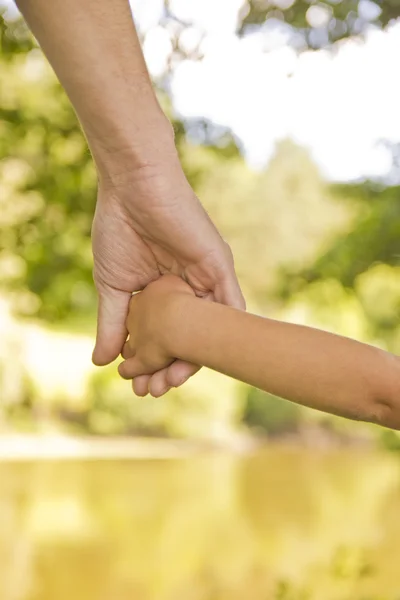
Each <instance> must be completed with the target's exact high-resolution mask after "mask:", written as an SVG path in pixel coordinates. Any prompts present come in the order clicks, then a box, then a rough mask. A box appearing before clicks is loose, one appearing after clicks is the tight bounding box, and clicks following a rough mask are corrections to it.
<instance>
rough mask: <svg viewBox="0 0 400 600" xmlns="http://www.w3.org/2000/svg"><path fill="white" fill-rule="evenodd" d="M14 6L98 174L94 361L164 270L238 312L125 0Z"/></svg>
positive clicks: (223, 251) (170, 373)
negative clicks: (135, 295) (71, 111)
mask: <svg viewBox="0 0 400 600" xmlns="http://www.w3.org/2000/svg"><path fill="white" fill-rule="evenodd" d="M17 4H18V6H19V8H20V10H21V12H22V13H23V15H24V17H25V19H26V21H27V22H28V24H29V26H30V27H31V29H32V31H33V33H34V34H35V36H36V38H37V39H38V41H39V43H40V45H41V47H42V48H43V50H44V52H45V54H46V55H47V57H48V59H49V61H50V63H51V64H52V66H53V68H54V70H55V72H56V74H57V76H58V77H59V79H60V81H61V83H62V85H63V86H64V88H65V90H66V91H67V93H68V95H69V97H70V99H71V102H72V104H73V106H74V108H75V110H76V112H77V115H78V117H79V119H80V122H81V124H82V127H83V129H84V132H85V134H86V137H87V140H88V143H89V147H90V149H91V152H92V155H93V157H94V160H95V163H96V167H97V171H98V177H99V192H98V202H97V208H96V214H95V219H94V223H93V236H92V239H93V253H94V279H95V283H96V287H97V290H98V295H99V310H98V327H97V340H96V346H95V350H94V354H93V360H94V362H95V363H96V364H99V365H102V364H107V363H109V362H111V361H112V360H114V359H115V358H116V357H117V356H118V354H119V353H120V351H121V348H122V346H123V343H124V341H125V339H126V335H127V331H126V328H125V319H126V315H127V311H128V304H129V300H130V297H131V293H132V292H134V291H137V290H140V289H142V288H144V287H145V286H146V285H147V284H148V283H149V282H151V281H153V280H155V279H157V278H158V277H159V276H160V275H161V274H163V273H169V272H171V273H175V274H177V275H181V276H184V277H185V279H186V280H187V281H188V282H189V283H190V285H191V286H192V288H193V289H194V291H195V293H196V294H197V295H198V296H202V297H207V298H211V299H214V300H217V301H218V302H223V303H227V304H231V305H234V306H237V307H244V301H243V297H242V294H241V292H240V288H239V285H238V283H237V280H236V276H235V271H234V265H233V259H232V255H231V252H230V250H229V248H228V247H227V245H226V244H225V242H224V241H223V240H222V238H221V236H220V235H219V233H218V231H217V230H216V228H215V227H214V225H213V224H212V222H211V221H210V219H209V217H208V215H207V214H206V212H205V211H204V209H203V207H202V206H201V204H200V202H199V201H198V199H197V198H196V196H195V194H194V193H193V191H192V189H191V187H190V185H189V184H188V182H187V180H186V178H185V176H184V173H183V171H182V168H181V165H180V162H179V159H178V156H177V152H176V148H175V144H174V136H173V131H172V128H171V125H170V123H169V121H168V119H167V118H166V117H165V115H164V114H163V112H162V110H161V109H160V106H159V104H158V102H157V99H156V97H155V94H154V91H153V89H152V85H151V82H150V78H149V75H148V72H147V69H146V65H145V62H144V59H143V54H142V51H141V47H140V44H139V41H138V37H137V34H136V30H135V26H134V22H133V19H132V15H131V10H130V6H129V2H128V0H113V1H112V2H110V1H109V0H85V1H84V2H82V1H81V0H51V1H49V0H17ZM195 371H196V367H194V366H193V365H191V364H188V363H184V362H181V361H177V362H175V363H174V364H173V365H171V366H170V367H169V368H168V369H162V370H161V371H159V372H157V373H155V374H149V375H146V376H141V377H138V378H137V380H136V382H135V389H136V391H137V392H138V393H145V392H146V391H147V389H148V387H149V384H150V379H151V381H152V385H153V386H155V388H156V389H157V390H158V391H159V392H160V393H163V392H165V391H166V390H167V389H168V387H170V386H172V385H174V386H176V385H179V384H180V383H182V382H183V381H185V380H186V379H187V378H188V377H189V376H190V375H191V374H192V373H194V372H195ZM150 375H151V377H150Z"/></svg>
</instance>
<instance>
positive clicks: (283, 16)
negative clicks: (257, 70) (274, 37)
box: [239, 0, 400, 48]
mask: <svg viewBox="0 0 400 600" xmlns="http://www.w3.org/2000/svg"><path fill="white" fill-rule="evenodd" d="M313 5H314V3H313V2H310V1H309V0H294V1H289V2H287V1H286V0H274V1H272V2H269V1H265V0H248V2H247V3H246V5H245V6H246V7H245V9H244V10H243V13H242V15H243V17H242V20H241V23H240V25H239V31H240V32H241V33H242V34H243V33H246V32H248V31H249V30H250V31H251V29H252V28H254V27H255V26H260V25H263V24H264V23H265V22H267V21H268V20H269V19H276V20H278V21H281V22H282V23H286V24H287V25H290V26H291V27H292V28H293V34H294V36H293V37H295V34H297V43H299V39H298V36H299V34H300V35H301V37H302V38H303V39H304V43H305V44H307V45H308V46H309V47H311V48H318V47H321V46H324V45H326V44H328V43H331V42H335V41H337V40H340V39H343V38H346V37H349V36H352V35H358V34H359V33H362V32H363V31H365V29H366V28H367V26H368V25H369V24H370V23H371V22H372V23H373V24H374V25H376V26H379V27H384V26H386V25H387V24H388V23H389V22H390V21H391V20H392V19H396V18H398V17H399V16H400V3H399V1H398V0H385V1H384V2H382V1H379V0H378V1H376V2H372V1H371V2H368V7H367V8H366V9H365V5H364V7H363V6H362V2H361V1H360V0H326V1H325V2H318V3H315V6H316V7H318V8H319V9H322V11H324V14H325V20H323V21H322V24H319V23H318V22H316V21H313V17H312V14H310V12H311V11H310V6H313ZM295 39H296V38H295Z"/></svg>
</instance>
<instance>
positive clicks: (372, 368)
mask: <svg viewBox="0 0 400 600" xmlns="http://www.w3.org/2000/svg"><path fill="white" fill-rule="evenodd" d="M170 326H171V330H170V331H169V334H168V335H169V339H170V344H171V351H172V353H173V355H174V356H177V357H179V358H182V359H184V360H188V361H191V362H193V363H196V364H201V365H205V366H207V367H210V368H211V369H214V370H216V371H219V372H221V373H225V374H226V375H229V376H231V377H234V378H236V379H239V380H241V381H244V382H246V383H249V384H250V385H253V386H255V387H258V388H260V389H262V390H265V391H267V392H270V393H272V394H275V395H277V396H281V397H283V398H286V399H288V400H291V401H294V402H297V403H299V404H303V405H306V406H310V407H312V408H316V409H319V410H323V411H326V412H330V413H333V414H337V415H341V416H345V417H349V418H353V419H358V420H364V421H372V422H376V423H380V424H382V425H385V426H388V427H392V428H400V407H399V405H400V382H399V381H400V367H399V360H398V359H397V358H396V357H394V356H393V355H390V354H388V353H386V352H384V351H382V350H379V349H377V348H374V347H372V346H368V345H366V344H361V343H359V342H356V341H353V340H350V339H347V338H343V337H341V336H337V335H333V334H330V333H326V332H323V331H319V330H316V329H312V328H309V327H303V326H299V325H292V324H289V323H282V322H279V321H274V320H271V319H263V318H261V317H257V316H255V315H250V314H248V313H244V312H241V311H237V310H235V309H231V308H228V307H225V306H221V305H217V304H213V303H207V302H204V301H200V300H198V299H197V298H190V297H189V298H185V299H184V300H183V301H182V303H181V305H180V306H178V308H177V310H176V311H175V317H174V318H173V319H172V322H171V323H170Z"/></svg>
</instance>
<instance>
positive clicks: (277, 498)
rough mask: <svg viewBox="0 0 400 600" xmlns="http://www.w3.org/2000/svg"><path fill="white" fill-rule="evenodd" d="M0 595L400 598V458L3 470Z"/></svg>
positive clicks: (207, 460) (183, 599)
mask: <svg viewBox="0 0 400 600" xmlns="http://www.w3.org/2000/svg"><path fill="white" fill-rule="evenodd" d="M0 483H1V489H0V598H1V600H128V599H129V600H228V599H229V600H236V599H240V600H242V599H243V600H247V599H248V600H269V599H276V600H314V599H315V600H317V599H318V600H386V599H387V600H399V599H400V459H398V458H396V457H391V456H385V455H378V454H373V453H369V452H365V451H358V452H355V451H351V452H350V451H348V452H347V451H346V452H343V451H340V452H330V453H324V452H320V451H306V450H287V451H285V450H277V449H271V450H267V451H263V452H261V453H259V454H258V455H255V456H251V457H245V458H243V457H242V458H240V457H238V456H229V455H208V456H204V457H197V458H190V459H187V460H170V461H136V462H131V461H130V462H104V463H84V462H82V463H33V464H14V465H13V464H3V465H0Z"/></svg>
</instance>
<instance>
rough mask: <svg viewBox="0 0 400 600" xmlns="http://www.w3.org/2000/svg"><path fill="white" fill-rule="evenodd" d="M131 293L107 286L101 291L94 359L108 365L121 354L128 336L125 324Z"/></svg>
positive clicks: (100, 363) (94, 361) (97, 362)
mask: <svg viewBox="0 0 400 600" xmlns="http://www.w3.org/2000/svg"><path fill="white" fill-rule="evenodd" d="M130 299H131V294H129V292H122V291H119V290H114V289H113V288H109V287H106V288H104V290H102V291H101V292H99V305H98V313H97V334H96V344H95V347H94V350H93V355H92V360H93V363H94V364H95V365H97V366H99V367H100V366H103V365H108V364H109V363H111V362H112V361H113V360H115V359H116V358H117V356H119V354H120V352H121V350H122V347H123V345H124V343H125V340H126V338H127V334H128V332H127V329H126V326H125V322H126V317H127V316H128V307H129V301H130Z"/></svg>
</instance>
